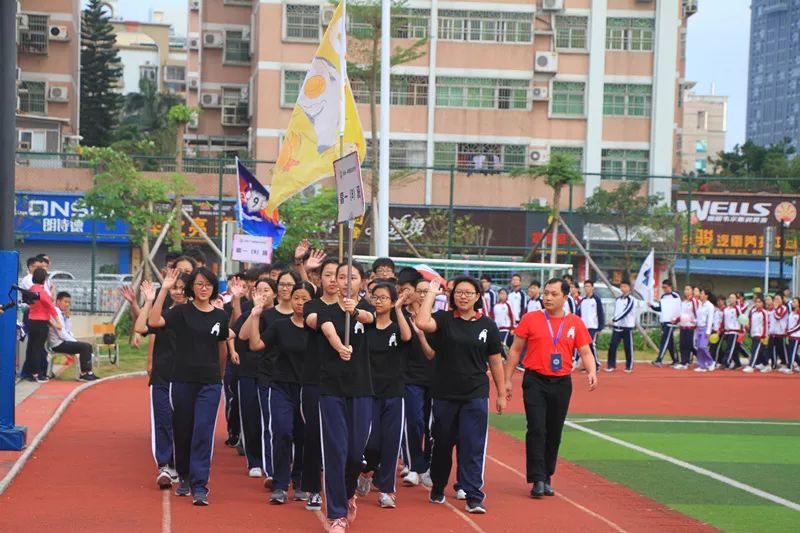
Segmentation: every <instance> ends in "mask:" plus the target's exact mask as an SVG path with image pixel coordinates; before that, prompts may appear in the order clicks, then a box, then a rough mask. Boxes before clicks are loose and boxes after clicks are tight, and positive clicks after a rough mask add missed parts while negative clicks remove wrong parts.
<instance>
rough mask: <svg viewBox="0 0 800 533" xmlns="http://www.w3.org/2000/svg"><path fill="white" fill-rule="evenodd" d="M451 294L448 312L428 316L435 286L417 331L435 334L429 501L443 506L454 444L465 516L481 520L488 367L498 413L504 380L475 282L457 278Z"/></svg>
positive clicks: (494, 333)
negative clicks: (478, 515)
mask: <svg viewBox="0 0 800 533" xmlns="http://www.w3.org/2000/svg"><path fill="white" fill-rule="evenodd" d="M453 281H454V282H453V291H452V292H451V293H450V309H451V311H437V312H436V313H433V315H431V310H432V309H433V304H434V298H435V295H436V293H437V292H438V290H439V281H438V280H434V281H432V282H431V285H430V292H429V293H428V295H427V296H426V297H425V301H424V302H423V304H422V307H421V308H420V310H419V313H418V314H417V318H416V325H417V327H419V328H420V329H421V330H423V331H425V332H426V333H435V334H436V335H435V337H434V345H435V346H436V356H435V359H434V361H435V363H436V368H435V371H434V376H433V382H432V384H431V394H432V396H433V442H434V445H433V456H432V457H431V480H432V481H433V487H432V488H431V495H430V500H431V502H433V503H444V501H445V498H444V489H445V487H446V486H447V481H448V478H449V477H450V470H451V468H452V463H453V446H455V445H456V442H457V443H458V451H457V458H458V475H457V479H458V482H459V485H460V488H461V489H462V490H464V491H465V492H466V496H467V506H466V510H467V512H468V513H476V514H483V513H485V512H486V509H485V508H484V507H483V499H484V497H485V495H484V493H483V492H482V491H481V487H483V467H484V464H485V461H486V442H487V435H488V432H489V378H488V377H487V376H486V366H487V363H488V365H489V369H490V370H491V373H492V377H493V378H494V382H495V387H497V391H498V398H497V412H498V413H501V414H502V412H503V410H504V409H505V407H506V399H505V377H504V375H503V362H502V359H501V355H500V354H501V352H502V345H501V341H500V332H499V331H498V329H497V326H496V325H495V323H494V321H493V320H491V319H489V318H488V317H486V316H484V315H483V313H482V312H481V308H482V307H483V305H482V304H483V300H482V298H481V286H480V283H479V282H478V280H476V279H473V278H471V277H467V276H459V277H457V278H455V280H453Z"/></svg>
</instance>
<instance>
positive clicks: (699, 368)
mask: <svg viewBox="0 0 800 533" xmlns="http://www.w3.org/2000/svg"><path fill="white" fill-rule="evenodd" d="M694 371H695V372H708V369H705V368H703V367H700V366H698V367H697V368H695V369H694Z"/></svg>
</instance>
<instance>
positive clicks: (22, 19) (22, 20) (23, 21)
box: [17, 13, 30, 31]
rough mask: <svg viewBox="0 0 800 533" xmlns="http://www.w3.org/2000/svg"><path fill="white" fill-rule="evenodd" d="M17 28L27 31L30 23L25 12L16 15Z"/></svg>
mask: <svg viewBox="0 0 800 533" xmlns="http://www.w3.org/2000/svg"><path fill="white" fill-rule="evenodd" d="M17 29H18V30H19V31H28V29H30V25H29V23H28V15H26V14H25V13H20V14H19V16H18V17H17Z"/></svg>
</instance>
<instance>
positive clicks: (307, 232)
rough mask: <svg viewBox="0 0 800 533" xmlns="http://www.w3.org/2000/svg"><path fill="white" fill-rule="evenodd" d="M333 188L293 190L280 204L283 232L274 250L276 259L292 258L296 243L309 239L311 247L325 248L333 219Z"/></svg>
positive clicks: (289, 260)
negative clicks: (306, 192)
mask: <svg viewBox="0 0 800 533" xmlns="http://www.w3.org/2000/svg"><path fill="white" fill-rule="evenodd" d="M336 205H337V204H336V189H335V188H333V187H322V188H321V189H320V191H319V193H318V194H316V195H314V196H310V197H309V196H306V195H304V194H296V195H294V196H292V197H291V198H289V199H288V200H286V202H284V203H283V204H281V222H283V223H284V225H285V226H286V233H285V234H284V236H283V239H281V245H280V247H278V248H277V249H276V250H275V254H274V258H275V259H276V260H281V261H288V262H291V260H292V259H293V256H294V249H295V248H296V247H297V244H298V243H299V242H300V241H301V240H303V239H308V240H309V241H311V245H312V247H314V248H317V249H322V248H324V247H325V246H324V241H325V240H327V239H330V236H331V234H332V228H334V227H335V223H336V214H337V207H336Z"/></svg>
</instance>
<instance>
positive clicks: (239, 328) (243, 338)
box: [233, 280, 275, 478]
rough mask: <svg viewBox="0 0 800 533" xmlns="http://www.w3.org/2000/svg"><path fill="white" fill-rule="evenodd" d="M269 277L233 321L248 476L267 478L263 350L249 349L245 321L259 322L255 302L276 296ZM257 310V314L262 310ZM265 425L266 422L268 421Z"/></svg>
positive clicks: (269, 300)
mask: <svg viewBox="0 0 800 533" xmlns="http://www.w3.org/2000/svg"><path fill="white" fill-rule="evenodd" d="M274 284H275V283H274V282H273V281H272V280H259V281H257V282H256V284H255V286H254V287H253V296H252V299H250V300H248V301H250V302H252V303H251V305H247V306H246V309H245V310H244V311H243V312H242V315H241V316H240V317H239V319H238V320H236V322H235V323H234V324H233V331H234V333H236V351H237V352H238V353H239V360H240V362H239V366H238V375H239V380H238V386H237V397H238V399H239V416H240V421H241V428H242V432H241V436H242V439H241V442H242V447H243V448H244V452H245V457H246V458H247V469H248V475H249V476H250V477H254V478H257V477H261V475H262V471H263V475H265V476H266V478H269V477H270V476H271V475H272V468H271V466H270V464H269V462H268V461H267V464H266V466H265V461H264V455H265V454H264V450H263V443H262V440H263V428H262V424H261V420H262V414H261V405H260V398H259V387H258V383H259V379H258V378H259V369H260V367H261V365H262V364H263V363H262V360H263V359H264V357H265V354H264V350H251V349H250V346H249V345H248V342H247V341H248V339H249V336H248V333H249V331H250V329H248V324H250V323H255V324H258V323H259V320H260V316H258V317H257V316H256V315H253V314H252V311H253V309H254V307H253V306H255V305H256V302H259V303H260V304H261V306H262V307H261V311H263V310H264V308H265V307H266V308H271V307H272V304H273V301H274V299H275V292H274V291H273V285H274ZM261 311H260V312H259V315H260V314H261ZM267 425H268V424H267Z"/></svg>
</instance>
